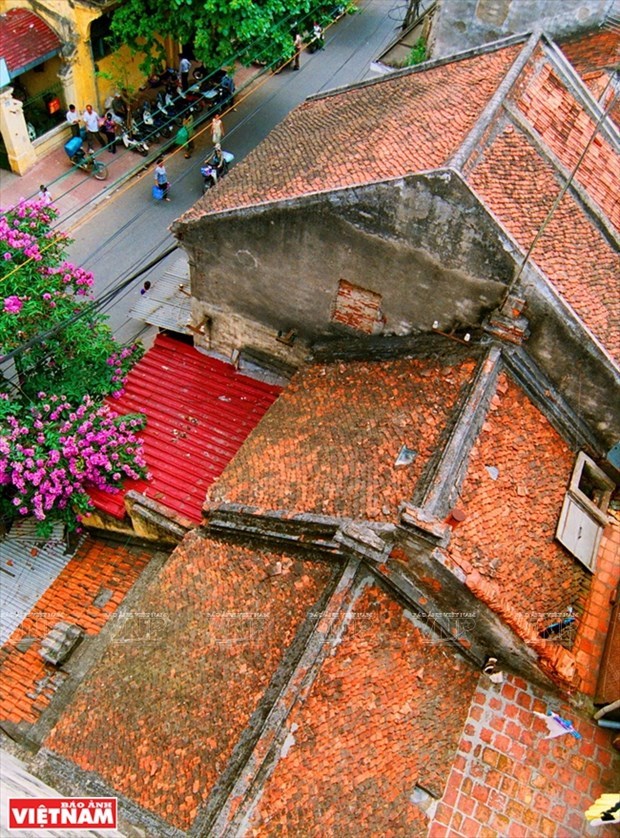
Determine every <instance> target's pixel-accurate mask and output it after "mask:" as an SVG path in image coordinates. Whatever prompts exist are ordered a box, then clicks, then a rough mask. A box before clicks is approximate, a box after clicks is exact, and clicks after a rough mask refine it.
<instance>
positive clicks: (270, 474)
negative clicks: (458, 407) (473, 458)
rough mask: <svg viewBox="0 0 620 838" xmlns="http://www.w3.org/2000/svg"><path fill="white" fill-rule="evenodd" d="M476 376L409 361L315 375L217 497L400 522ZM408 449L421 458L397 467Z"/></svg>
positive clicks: (258, 437)
mask: <svg viewBox="0 0 620 838" xmlns="http://www.w3.org/2000/svg"><path fill="white" fill-rule="evenodd" d="M474 368H475V362H474V361H473V360H471V359H468V358H467V357H466V356H465V357H464V359H463V360H462V361H461V362H459V363H455V362H454V359H451V360H450V361H449V362H446V361H445V360H444V361H442V360H441V359H400V360H395V361H383V362H372V361H371V362H364V363H362V362H354V363H347V364H338V363H336V364H325V365H319V364H317V365H312V366H310V367H307V368H306V369H304V370H302V371H300V372H298V374H297V376H296V377H295V378H294V379H293V381H292V382H291V384H290V385H289V387H288V388H287V389H286V390H285V391H284V393H283V394H282V396H281V397H280V399H279V400H278V402H277V403H276V404H275V405H274V406H273V408H272V409H271V410H270V411H269V413H268V414H267V416H265V417H264V418H263V420H262V421H261V423H260V424H259V425H258V427H257V428H256V429H255V431H254V433H253V434H252V436H251V438H250V439H249V440H248V441H247V442H246V444H245V445H244V446H243V448H242V449H241V450H240V451H239V452H238V454H237V456H236V457H235V459H234V460H233V461H232V462H231V463H230V465H229V466H228V468H227V469H226V470H225V471H224V473H223V474H222V475H221V477H220V479H219V480H218V481H217V483H216V484H215V485H214V486H213V487H212V488H211V490H210V492H209V496H208V497H209V499H210V500H211V501H223V502H228V503H242V504H244V505H248V506H254V507H262V508H266V509H273V510H275V509H286V510H291V511H294V512H310V513H316V514H326V515H338V516H344V517H352V518H357V519H363V518H366V519H369V520H374V521H384V520H388V521H389V520H394V518H395V517H396V512H397V509H398V505H399V504H400V502H401V501H402V500H404V499H406V498H410V497H411V496H412V494H413V491H414V489H415V486H416V483H417V480H418V479H419V477H420V475H421V474H422V472H423V469H424V468H425V466H426V464H427V463H428V461H429V458H430V457H431V455H432V454H433V452H434V451H435V449H436V447H437V445H438V443H439V439H440V436H441V434H442V432H443V431H444V429H445V428H446V425H447V423H448V420H449V417H450V414H451V411H452V409H453V407H454V405H455V403H456V401H457V399H458V397H459V395H460V394H461V392H462V391H463V389H464V388H466V387H467V385H468V384H469V382H470V379H471V377H472V373H473V370H474ZM429 372H430V375H428V373H429ZM448 372H449V373H450V377H449V378H446V374H447V373H448ZM440 377H443V381H442V386H441V387H437V379H438V378H440ZM403 445H407V446H408V447H410V448H412V449H414V450H415V451H416V452H417V456H416V457H415V459H414V460H413V461H412V463H411V464H410V465H408V466H406V467H400V466H396V465H395V462H396V458H397V457H398V452H399V451H400V450H401V448H402V446H403Z"/></svg>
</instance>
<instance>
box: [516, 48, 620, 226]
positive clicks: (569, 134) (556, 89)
mask: <svg viewBox="0 0 620 838" xmlns="http://www.w3.org/2000/svg"><path fill="white" fill-rule="evenodd" d="M514 99H515V100H516V104H517V107H518V108H519V110H520V111H521V113H522V114H523V115H524V116H525V118H526V119H527V121H528V122H529V123H530V125H531V126H532V128H533V129H534V130H535V131H536V133H537V134H538V135H539V136H540V138H541V139H542V140H543V142H544V143H545V144H546V145H547V146H548V147H549V148H550V149H551V151H552V152H553V153H554V154H555V155H556V157H557V158H558V159H559V160H560V161H561V163H562V164H563V165H564V166H565V168H566V169H567V170H568V171H573V169H574V168H575V166H576V164H577V163H578V162H579V161H580V158H581V155H582V153H583V151H584V149H585V148H586V146H587V144H588V142H589V140H590V138H591V136H592V134H593V132H594V129H595V125H596V122H595V121H594V120H592V119H591V118H590V117H589V116H588V114H587V112H586V111H585V110H584V108H583V107H582V105H581V104H580V103H579V101H578V100H577V99H576V98H575V96H574V95H573V94H572V93H571V92H570V90H568V88H567V86H566V84H565V82H563V81H562V80H561V79H560V78H559V76H558V75H557V73H556V72H555V71H554V70H553V68H552V67H551V66H550V65H549V64H548V63H545V62H544V61H542V60H541V58H540V54H539V55H538V56H537V55H536V53H535V55H534V56H533V58H532V61H531V63H530V67H529V69H528V72H526V73H525V74H524V75H523V81H522V83H521V84H520V85H519V86H518V88H517V92H516V93H515V95H514ZM575 182H576V183H579V184H580V185H581V186H582V187H583V188H584V189H585V190H586V192H587V193H588V194H589V195H590V197H591V199H592V200H593V201H595V202H596V203H597V204H598V205H599V206H600V207H601V209H602V210H603V212H604V213H605V215H606V216H607V217H608V218H609V220H610V221H611V222H612V224H614V225H615V226H616V228H618V229H619V230H620V204H619V203H618V194H619V193H620V157H619V156H618V153H617V151H616V150H615V149H614V148H612V146H611V145H610V144H609V143H608V142H607V141H606V140H605V138H604V137H603V136H602V135H601V134H600V133H599V134H598V135H597V136H596V137H595V139H594V141H593V142H592V143H591V145H590V146H589V148H588V150H587V152H586V154H585V156H584V157H583V159H582V160H581V161H580V162H579V168H578V170H577V173H576V175H575Z"/></svg>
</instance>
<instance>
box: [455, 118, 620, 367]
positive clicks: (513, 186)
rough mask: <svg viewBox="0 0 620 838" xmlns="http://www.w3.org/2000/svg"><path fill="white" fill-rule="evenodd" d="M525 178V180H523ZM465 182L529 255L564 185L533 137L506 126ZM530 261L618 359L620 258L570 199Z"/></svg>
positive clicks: (562, 204) (563, 202) (566, 197)
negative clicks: (533, 142) (531, 141)
mask: <svg viewBox="0 0 620 838" xmlns="http://www.w3.org/2000/svg"><path fill="white" fill-rule="evenodd" d="M524 175H527V176H524ZM467 179H468V181H469V182H470V183H471V185H472V187H473V188H474V189H475V190H476V191H477V192H478V194H479V195H480V197H481V198H482V200H483V201H484V202H485V204H486V205H487V206H488V207H489V209H490V210H491V211H492V212H493V213H494V214H495V215H496V216H497V217H498V219H499V221H500V222H501V223H502V224H503V225H504V226H505V227H506V228H507V229H508V230H509V231H510V232H511V234H512V235H513V236H514V238H515V239H516V241H517V242H518V244H519V245H520V247H521V248H522V250H523V251H524V252H526V251H527V250H528V248H529V247H530V245H531V244H532V242H533V240H534V237H535V235H536V234H537V232H538V230H539V229H540V227H541V226H542V224H543V222H545V220H546V219H547V216H548V213H549V210H550V209H551V208H552V206H553V203H554V200H555V199H556V197H557V195H558V193H559V191H560V189H561V187H562V183H561V182H560V181H559V180H558V179H557V176H556V172H555V170H554V169H553V168H552V167H551V165H550V164H549V163H547V162H546V161H545V160H544V159H543V158H542V156H541V155H540V153H539V152H538V151H537V150H536V149H535V148H534V146H533V145H532V144H531V143H530V142H529V141H528V139H527V137H526V136H525V135H524V134H523V133H522V132H521V131H520V130H519V129H518V128H516V127H514V126H512V125H509V126H506V127H505V128H504V129H503V130H502V131H501V132H500V133H499V134H498V135H497V136H496V137H494V138H493V139H492V140H491V141H490V143H489V146H488V147H487V148H486V149H485V153H484V155H481V156H480V157H478V159H477V160H476V161H475V162H474V165H473V168H472V169H471V171H469V172H468V174H467ZM531 257H532V259H533V261H534V262H535V263H536V264H537V265H538V267H539V268H540V269H541V270H542V271H543V272H544V273H545V275H546V276H547V277H548V279H549V280H550V281H551V283H552V284H553V286H554V287H555V289H556V290H557V291H558V292H559V293H560V295H561V296H562V297H563V298H564V299H565V301H566V302H567V303H568V305H569V306H571V308H572V309H573V310H574V311H575V313H576V314H577V316H578V317H580V318H581V319H582V320H583V322H584V324H585V325H586V326H587V327H588V328H589V329H590V330H591V332H592V333H593V334H594V336H595V337H596V338H598V340H599V341H600V342H601V344H602V345H603V346H604V347H605V348H606V349H607V351H608V352H609V353H610V355H611V356H612V357H614V358H615V359H616V360H619V359H620V295H618V276H620V255H619V254H618V251H617V250H616V249H615V248H614V247H612V245H611V244H610V243H609V241H608V240H607V238H606V237H605V236H604V235H603V234H602V233H601V232H600V230H599V229H598V228H597V227H596V226H595V225H594V223H592V222H591V221H590V220H589V218H588V216H587V215H586V214H585V213H584V212H583V210H582V209H581V207H580V206H579V205H578V204H577V202H576V201H575V199H574V198H573V197H572V196H571V195H570V193H567V194H566V195H564V197H563V198H562V200H561V202H560V205H559V206H558V207H557V208H556V209H555V212H554V214H553V216H552V218H551V220H550V221H549V222H548V223H547V227H546V229H545V230H544V231H543V234H542V236H541V237H540V238H539V240H538V242H537V244H536V246H535V248H534V250H533V252H532V254H531Z"/></svg>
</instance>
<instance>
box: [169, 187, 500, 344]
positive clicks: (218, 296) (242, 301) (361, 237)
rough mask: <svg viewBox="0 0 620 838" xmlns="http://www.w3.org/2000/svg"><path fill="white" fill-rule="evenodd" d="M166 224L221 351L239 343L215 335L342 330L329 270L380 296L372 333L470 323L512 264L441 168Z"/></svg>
mask: <svg viewBox="0 0 620 838" xmlns="http://www.w3.org/2000/svg"><path fill="white" fill-rule="evenodd" d="M175 232H177V235H179V237H180V239H181V242H182V244H183V245H184V247H186V249H187V250H188V251H189V255H190V265H191V283H192V294H193V296H194V297H196V298H197V299H198V301H199V305H200V306H201V307H202V306H204V308H202V309H201V310H202V312H204V313H209V315H210V316H211V317H212V321H213V322H212V330H213V333H214V334H215V335H216V336H217V340H218V348H220V349H223V350H225V351H230V350H231V349H234V348H241V346H239V345H237V346H236V347H235V346H229V347H224V346H220V345H219V342H220V341H221V340H223V339H224V336H225V334H229V335H230V337H231V338H232V337H233V336H234V337H235V338H236V340H238V341H242V340H245V341H246V342H248V343H253V342H254V343H255V345H257V346H260V347H261V348H265V349H269V347H268V346H265V340H268V341H269V342H270V347H271V348H272V349H273V348H274V346H273V345H274V340H273V334H274V333H275V332H277V330H280V329H282V330H287V329H289V328H291V327H294V328H295V329H296V330H297V331H298V333H299V337H300V340H301V341H303V342H304V343H311V342H312V341H314V340H316V339H317V338H319V337H322V336H325V335H342V334H354V333H355V332H353V331H351V330H350V329H349V328H348V327H347V326H346V325H342V324H340V323H334V322H332V319H331V318H332V312H333V309H334V304H335V302H336V297H337V293H338V287H339V281H340V280H346V281H347V282H349V283H352V284H353V285H355V286H360V287H361V288H363V289H366V290H368V291H371V292H373V293H375V294H378V295H380V297H381V304H380V308H381V314H382V318H381V322H378V323H377V328H376V331H377V332H382V333H384V334H410V333H412V332H416V331H419V330H423V331H428V330H430V328H431V327H432V324H433V322H434V321H438V323H439V325H440V328H442V329H448V328H450V327H452V326H453V325H454V324H455V323H456V322H460V323H462V324H464V325H469V324H475V323H478V322H480V319H481V317H482V316H484V314H485V312H488V311H490V310H491V309H493V308H494V307H495V306H496V305H497V303H498V301H499V299H500V297H501V295H502V293H503V291H504V290H505V286H506V285H507V284H508V282H509V281H510V278H511V276H512V272H513V260H512V257H511V255H510V254H509V253H508V252H507V250H506V249H505V245H504V243H503V242H502V241H500V238H499V235H498V232H497V228H496V226H495V224H494V223H493V221H492V219H491V218H490V217H489V216H488V215H487V213H486V212H485V211H484V209H482V208H481V206H480V204H479V203H478V202H477V200H476V199H475V198H474V196H473V195H472V194H471V192H470V191H469V189H468V188H467V187H466V186H464V185H463V183H462V181H461V179H460V178H459V177H458V176H456V175H454V173H452V172H445V173H441V174H439V175H432V176H417V177H411V178H407V179H405V180H398V181H393V182H390V183H387V184H386V183H383V184H374V185H370V186H365V187H360V188H358V189H354V190H347V191H342V192H335V193H330V194H329V195H319V196H313V197H311V198H306V199H302V200H300V201H297V202H291V203H289V204H287V205H278V206H273V207H269V208H263V209H259V210H256V209H249V210H246V211H241V212H239V213H237V214H235V215H234V216H233V215H228V216H226V215H220V216H207V217H205V218H203V219H201V220H200V221H198V222H195V223H194V224H193V225H191V226H186V225H185V224H179V225H176V229H175ZM239 315H241V316H242V317H244V318H247V319H248V321H249V322H248V324H247V333H246V334H245V335H244V334H242V333H241V332H240V329H239V320H238V316H239ZM222 318H224V319H225V320H227V321H230V322H231V325H230V328H222V327H221V326H218V322H217V321H218V319H222ZM252 322H253V323H254V324H262V327H261V328H259V327H258V326H257V325H254V326H253V325H252ZM265 327H266V329H267V332H266V333H265ZM266 334H267V335H268V338H266Z"/></svg>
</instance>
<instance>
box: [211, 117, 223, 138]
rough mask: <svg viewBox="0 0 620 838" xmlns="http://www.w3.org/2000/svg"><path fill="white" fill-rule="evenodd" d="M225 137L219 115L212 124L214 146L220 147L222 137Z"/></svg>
mask: <svg viewBox="0 0 620 838" xmlns="http://www.w3.org/2000/svg"><path fill="white" fill-rule="evenodd" d="M223 136H224V125H223V123H222V120H221V118H220V116H219V115H218V114H215V116H214V117H213V122H212V123H211V141H212V142H213V145H214V146H215V145H219V144H220V143H221V142H222V137H223Z"/></svg>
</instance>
